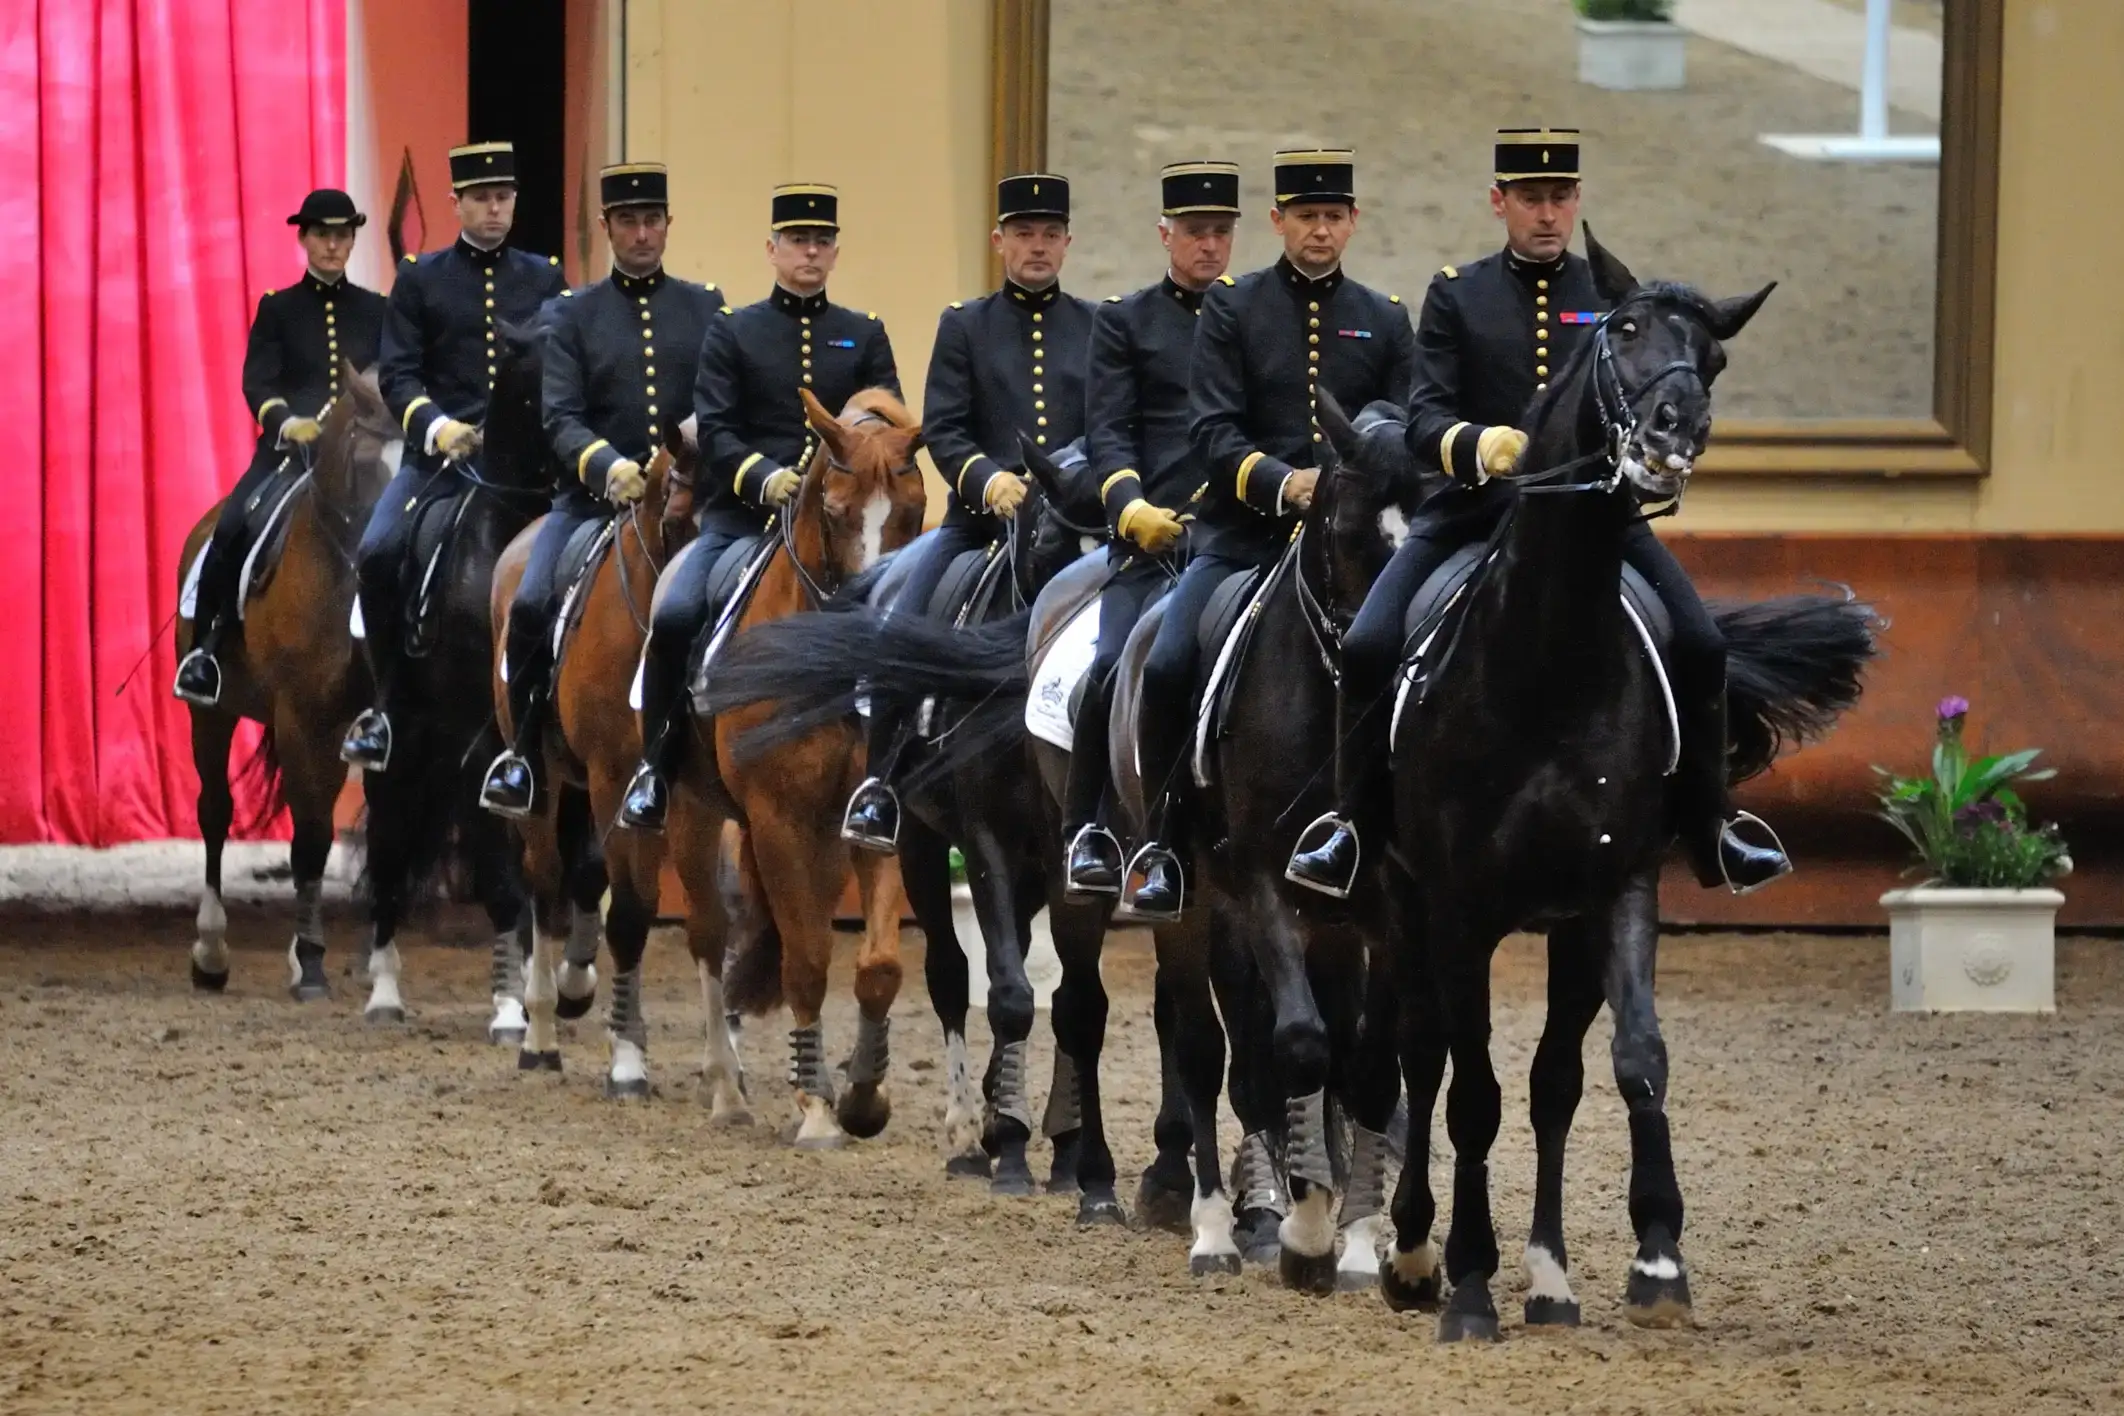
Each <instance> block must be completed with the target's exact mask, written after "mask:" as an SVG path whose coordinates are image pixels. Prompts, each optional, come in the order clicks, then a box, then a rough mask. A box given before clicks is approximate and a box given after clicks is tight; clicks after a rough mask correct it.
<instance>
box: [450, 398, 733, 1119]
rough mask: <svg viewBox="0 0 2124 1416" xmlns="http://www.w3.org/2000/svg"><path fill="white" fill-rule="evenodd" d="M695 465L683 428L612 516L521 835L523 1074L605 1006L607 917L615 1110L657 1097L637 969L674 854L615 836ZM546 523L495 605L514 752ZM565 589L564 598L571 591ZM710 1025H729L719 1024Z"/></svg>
mask: <svg viewBox="0 0 2124 1416" xmlns="http://www.w3.org/2000/svg"><path fill="white" fill-rule="evenodd" d="M698 461H699V458H698V455H697V454H695V453H693V452H691V451H688V450H687V449H686V447H685V443H684V440H683V438H681V437H679V436H678V429H677V427H676V426H675V425H674V426H673V427H671V428H669V429H667V430H666V435H665V445H664V446H663V447H661V448H659V449H658V450H657V452H656V455H655V456H654V457H652V458H651V459H650V460H649V465H648V468H647V469H646V471H647V485H646V487H645V489H644V491H643V493H642V496H641V498H640V499H639V500H638V501H636V502H635V503H634V505H632V506H631V507H626V508H623V509H621V510H618V511H616V512H614V513H613V515H612V518H611V520H610V522H609V529H608V530H607V531H606V532H604V533H602V534H603V535H604V536H605V537H606V539H605V540H604V542H603V544H602V546H601V547H600V548H599V549H598V550H597V552H596V555H597V559H596V563H595V565H593V566H591V567H589V568H588V570H587V571H586V572H585V573H584V575H583V578H582V581H581V585H580V588H577V589H575V590H574V592H573V593H574V595H575V597H576V598H575V599H574V601H573V602H571V604H570V605H569V607H568V615H569V618H570V619H571V620H572V622H573V623H572V628H570V627H563V628H562V629H561V634H562V636H563V640H562V643H563V651H562V653H561V655H560V657H559V659H558V660H557V662H556V663H555V665H554V669H553V677H552V682H551V686H550V690H549V691H550V692H551V693H552V695H553V707H554V712H553V714H552V716H551V718H550V719H549V726H548V729H547V731H546V735H545V741H544V744H543V747H542V750H543V752H544V753H545V756H546V772H545V774H544V776H545V780H547V781H549V782H551V783H553V784H554V786H553V790H551V791H547V792H544V793H541V794H540V797H539V800H538V804H537V808H536V809H535V810H534V811H533V813H532V814H531V815H530V816H528V817H525V818H524V819H522V820H520V821H518V822H516V823H515V830H516V832H517V834H518V835H519V836H520V837H521V839H522V842H523V863H524V874H525V880H526V883H527V885H528V886H529V888H530V893H531V905H532V912H533V926H534V929H535V931H536V933H535V936H534V938H535V941H536V942H535V943H534V945H533V948H532V953H531V957H530V960H529V969H528V973H527V976H526V978H525V980H524V989H523V1002H524V1005H525V1007H526V1009H527V1018H526V1026H525V1033H524V1039H523V1047H522V1050H521V1052H520V1053H519V1054H518V1058H517V1062H518V1066H519V1068H521V1069H522V1070H525V1071H537V1070H545V1071H556V1072H557V1071H559V1070H560V1065H561V1058H560V1043H559V1037H558V1035H557V1033H556V1032H555V1028H554V1023H555V1020H556V1019H557V1018H577V1017H581V1016H583V1014H584V1013H585V1012H587V1011H588V1010H589V1007H590V1004H591V1002H592V1001H593V1000H594V998H595V996H596V993H597V972H596V960H597V942H598V923H599V920H598V916H599V914H600V912H601V909H602V912H603V914H604V930H605V936H606V939H607V941H608V942H609V944H610V946H611V949H612V959H613V967H614V970H615V972H616V977H615V978H614V980H613V988H612V1005H611V1007H612V1014H611V1038H610V1043H611V1065H610V1069H609V1071H608V1073H607V1076H606V1081H605V1087H606V1093H607V1095H610V1096H614V1097H641V1096H646V1095H648V1091H649V1080H648V1075H647V1072H646V1070H645V1069H644V1066H643V1060H642V1049H641V1043H642V1040H643V1039H642V1037H641V1035H640V1029H641V1026H642V1024H641V1004H640V996H641V960H642V952H643V949H644V947H645V946H646V945H647V943H648V937H649V927H650V925H651V924H652V923H654V922H655V919H656V905H657V888H658V886H657V882H658V877H659V875H660V874H661V872H662V870H663V865H664V841H663V837H662V836H661V835H658V834H656V833H654V832H638V831H613V830H610V829H609V828H610V824H611V822H612V821H613V820H614V818H615V817H616V816H617V815H618V813H619V803H620V798H621V796H622V795H623V794H624V793H625V790H626V784H627V779H628V775H629V774H630V773H631V772H632V771H633V769H634V764H635V763H636V762H638V761H640V760H641V755H642V738H641V727H640V718H639V716H638V715H637V713H636V712H635V709H634V707H633V704H632V703H631V702H630V701H629V699H630V688H629V685H630V682H631V681H632V680H633V678H634V673H635V669H636V666H637V665H638V664H639V663H640V662H641V657H642V645H643V644H644V643H645V642H646V641H647V639H648V625H649V606H650V602H651V601H652V599H653V598H654V596H655V593H656V583H657V577H658V576H659V575H660V574H661V573H662V571H663V569H664V567H665V566H666V565H668V564H670V562H671V559H672V557H673V556H675V555H677V554H678V552H679V551H680V549H681V548H683V547H684V546H685V545H686V544H687V543H688V542H690V541H691V540H692V539H693V536H694V523H693V499H694V474H695V469H696V466H697V463H698ZM542 521H543V518H541V520H540V521H534V522H532V523H531V524H530V525H529V526H526V527H525V528H524V529H523V530H522V531H520V532H518V533H517V537H516V539H515V540H514V541H511V542H510V543H509V548H508V549H507V550H505V551H503V552H502V557H501V560H500V562H499V563H497V565H496V566H495V569H494V585H493V589H492V590H491V592H490V596H489V605H490V607H491V613H492V616H493V624H494V643H495V646H496V649H497V653H496V655H495V661H494V705H495V714H496V718H497V720H498V721H499V723H500V725H501V731H502V735H503V737H504V738H506V739H509V740H511V741H514V736H515V732H516V727H515V724H514V722H513V721H512V720H511V718H510V715H509V689H508V683H507V680H506V679H505V678H504V677H503V674H502V655H501V654H500V652H499V650H500V648H501V646H503V645H506V644H507V643H508V637H509V636H508V621H509V606H510V603H511V602H512V601H513V600H514V599H515V596H516V587H517V585H518V584H519V583H520V582H521V581H522V580H523V576H524V567H525V565H526V564H527V563H528V562H529V560H530V558H531V543H532V540H533V538H534V537H535V536H536V535H537V533H538V528H539V526H540V525H541V524H542ZM591 534H600V533H597V532H592V533H591ZM555 588H556V590H557V591H559V592H561V593H567V592H568V587H567V586H566V585H556V587H555ZM558 622H559V621H558V619H556V623H558ZM608 889H609V891H610V894H609V896H608V895H607V893H606V892H607V890H608ZM606 900H609V905H606V904H604V902H605V901H606ZM561 956H564V957H561ZM713 1026H715V1027H718V1028H720V1027H721V1026H722V1022H721V1019H720V1017H718V1018H717V1019H715V1021H714V1023H713Z"/></svg>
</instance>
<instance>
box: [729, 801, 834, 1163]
mask: <svg viewBox="0 0 2124 1416" xmlns="http://www.w3.org/2000/svg"><path fill="white" fill-rule="evenodd" d="M807 795H808V794H806V793H801V792H798V793H791V794H790V796H787V797H784V796H782V795H780V794H779V793H777V795H776V796H774V797H763V798H762V799H760V800H758V801H751V802H747V803H746V819H747V820H748V822H749V823H750V829H749V831H748V832H747V835H748V836H749V838H750V841H751V848H752V853H753V858H754V860H755V861H756V862H757V863H758V868H759V878H760V883H761V885H762V887H763V890H764V893H765V895H766V900H767V907H768V910H769V912H770V913H771V914H772V915H773V917H774V926H775V929H776V931H777V932H778V933H779V934H780V936H781V942H782V996H783V999H784V1000H785V1001H786V1002H787V1003H788V1005H789V1021H790V1032H789V1050H790V1060H791V1067H790V1077H791V1080H792V1083H793V1085H794V1100H795V1102H796V1110H797V1124H796V1130H795V1133H794V1135H793V1136H792V1137H791V1138H790V1139H791V1140H792V1141H793V1142H794V1144H795V1145H797V1146H798V1147H799V1148H800V1149H805V1150H830V1149H835V1148H838V1147H840V1146H842V1145H845V1144H846V1143H847V1140H848V1136H847V1132H845V1131H844V1130H842V1128H841V1123H840V1121H839V1119H838V1118H837V1117H836V1116H835V1114H834V1105H833V1103H834V1095H833V1075H832V1071H831V1069H830V1068H829V1066H828V1063H827V1061H826V1031H825V1024H824V1019H823V1017H822V1014H823V1011H824V1009H825V1004H826V972H827V966H828V965H829V964H830V963H831V962H832V958H833V906H834V902H835V900H836V899H837V898H838V897H839V895H840V893H841V886H842V883H843V881H844V880H845V879H846V877H845V876H844V875H843V874H842V872H843V871H844V870H845V869H846V868H847V863H848V849H847V847H846V846H845V845H842V844H841V843H840V840H839V837H838V835H837V834H833V833H831V832H828V831H822V830H821V829H819V827H818V826H817V825H816V824H815V823H812V822H808V821H800V820H797V819H795V818H793V817H792V816H791V815H790V813H791V812H792V811H794V810H798V809H800V807H799V803H802V802H803V801H805V800H806V799H807Z"/></svg>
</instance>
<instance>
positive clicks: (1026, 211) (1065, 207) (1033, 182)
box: [996, 172, 1069, 225]
mask: <svg viewBox="0 0 2124 1416" xmlns="http://www.w3.org/2000/svg"><path fill="white" fill-rule="evenodd" d="M1014 216H1052V217H1059V218H1060V219H1061V220H1063V221H1067V220H1069V179H1068V178H1067V177H1058V176H1056V175H1055V174H1054V173H1052V172H1021V173H1018V174H1017V175H1016V176H1012V177H1005V178H1004V179H1003V180H1002V181H1000V182H998V183H996V222H997V224H998V225H1001V224H1002V223H1003V222H1006V221H1008V220H1010V219H1011V218H1012V217H1014Z"/></svg>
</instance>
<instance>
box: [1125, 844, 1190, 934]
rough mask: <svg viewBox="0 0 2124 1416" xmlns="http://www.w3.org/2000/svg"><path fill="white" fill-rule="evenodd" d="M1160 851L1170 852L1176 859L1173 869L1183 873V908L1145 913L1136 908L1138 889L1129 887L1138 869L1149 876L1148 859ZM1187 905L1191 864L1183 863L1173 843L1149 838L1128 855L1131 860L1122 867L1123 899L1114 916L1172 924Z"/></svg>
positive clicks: (1162, 853)
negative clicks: (1185, 864) (1165, 912)
mask: <svg viewBox="0 0 2124 1416" xmlns="http://www.w3.org/2000/svg"><path fill="white" fill-rule="evenodd" d="M1157 855H1164V856H1170V857H1171V858H1172V862H1173V869H1174V870H1175V871H1176V872H1178V874H1179V876H1180V908H1179V909H1178V910H1175V911H1173V913H1171V914H1169V915H1168V914H1143V913H1141V912H1140V911H1138V910H1137V909H1136V893H1137V892H1136V891H1134V890H1131V889H1129V888H1128V882H1129V881H1131V880H1133V879H1134V878H1135V877H1136V874H1137V872H1138V871H1141V872H1142V873H1143V875H1144V876H1145V877H1146V879H1147V878H1148V877H1149V875H1150V867H1149V865H1148V864H1146V862H1147V860H1148V859H1149V858H1150V857H1152V856H1157ZM1186 909H1187V867H1186V866H1184V865H1182V864H1181V863H1180V855H1179V852H1177V851H1174V850H1172V849H1170V848H1169V847H1165V846H1161V845H1159V844H1158V843H1157V842H1155V841H1146V842H1144V843H1143V844H1142V845H1141V846H1138V847H1137V848H1136V853H1135V854H1134V855H1132V856H1130V857H1129V858H1128V864H1127V865H1125V866H1123V867H1122V868H1121V903H1120V905H1119V906H1118V907H1117V908H1116V909H1115V910H1114V914H1113V917H1114V918H1115V919H1116V920H1118V921H1120V922H1122V923H1124V924H1125V923H1128V922H1130V921H1135V922H1138V923H1145V924H1169V923H1171V922H1172V921H1173V920H1176V919H1178V918H1180V916H1181V914H1182V913H1183V912H1184V911H1185V910H1186Z"/></svg>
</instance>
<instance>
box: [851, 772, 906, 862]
mask: <svg viewBox="0 0 2124 1416" xmlns="http://www.w3.org/2000/svg"><path fill="white" fill-rule="evenodd" d="M869 786H877V787H881V788H883V789H884V791H885V792H886V794H887V795H889V796H891V797H892V800H893V804H894V805H895V806H897V807H899V810H898V811H895V812H894V813H893V822H892V835H891V837H890V838H888V839H887V841H886V846H887V849H888V850H890V851H892V852H895V853H897V852H898V850H899V849H900V816H901V814H902V813H904V812H905V811H906V810H907V806H906V803H904V802H902V801H901V800H900V794H899V793H898V792H895V791H893V789H892V788H891V787H888V786H886V785H885V779H884V778H882V777H865V778H864V779H863V780H862V781H860V782H858V783H857V784H856V789H855V790H854V791H852V792H850V793H849V794H848V805H846V806H844V807H842V808H841V839H842V840H844V841H846V842H848V843H849V844H850V845H854V846H862V847H863V848H865V849H866V850H876V849H877V841H878V839H879V838H878V837H876V836H866V835H864V834H863V833H862V832H860V831H857V830H855V829H854V828H853V827H851V826H850V825H849V824H848V823H849V820H850V819H851V818H852V817H854V815H855V804H856V798H857V797H859V796H861V795H862V794H863V789H864V788H865V787H869Z"/></svg>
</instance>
